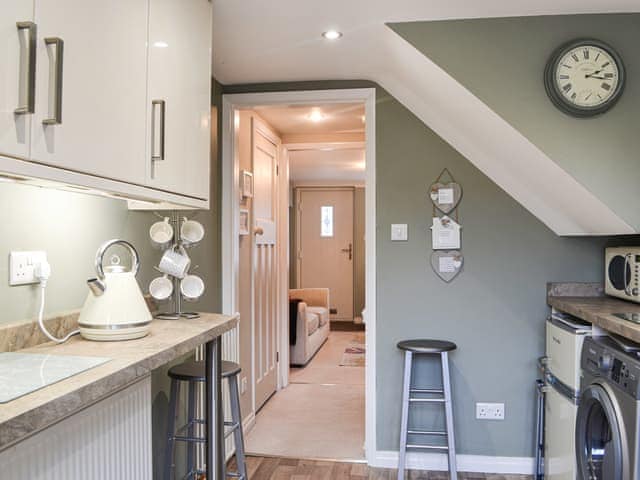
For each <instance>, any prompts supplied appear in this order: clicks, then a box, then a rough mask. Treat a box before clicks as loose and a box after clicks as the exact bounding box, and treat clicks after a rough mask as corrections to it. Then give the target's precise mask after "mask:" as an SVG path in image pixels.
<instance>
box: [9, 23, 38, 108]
mask: <svg viewBox="0 0 640 480" xmlns="http://www.w3.org/2000/svg"><path fill="white" fill-rule="evenodd" d="M16 27H17V28H18V35H20V33H21V32H22V30H26V31H27V61H26V73H25V78H26V82H27V85H26V87H27V88H26V94H27V98H26V102H25V104H24V105H19V106H18V108H16V109H15V110H14V111H13V113H15V114H16V115H25V114H27V113H34V112H35V111H36V38H37V36H38V27H37V25H36V24H35V23H33V22H17V23H16ZM21 50H22V49H21ZM23 58H24V57H23V56H22V51H21V52H20V64H21V65H20V73H22V71H23V67H22V61H23Z"/></svg>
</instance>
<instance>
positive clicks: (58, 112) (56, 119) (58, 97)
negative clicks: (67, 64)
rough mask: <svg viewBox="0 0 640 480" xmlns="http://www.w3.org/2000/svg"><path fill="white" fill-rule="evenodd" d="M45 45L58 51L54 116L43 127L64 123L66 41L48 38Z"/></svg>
mask: <svg viewBox="0 0 640 480" xmlns="http://www.w3.org/2000/svg"><path fill="white" fill-rule="evenodd" d="M44 43H45V45H53V46H55V49H56V59H55V63H54V65H53V75H54V80H53V81H54V87H53V116H52V117H50V118H45V119H44V120H42V123H43V125H60V124H61V123H62V69H63V59H64V41H63V40H62V39H61V38H58V37H47V38H45V39H44Z"/></svg>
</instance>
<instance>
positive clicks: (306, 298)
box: [289, 288, 329, 309]
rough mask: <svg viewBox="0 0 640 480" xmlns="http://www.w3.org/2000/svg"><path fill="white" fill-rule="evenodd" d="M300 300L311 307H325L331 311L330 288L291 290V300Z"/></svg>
mask: <svg viewBox="0 0 640 480" xmlns="http://www.w3.org/2000/svg"><path fill="white" fill-rule="evenodd" d="M293 298H298V299H300V300H302V301H303V302H305V303H306V304H307V305H309V306H310V307H325V308H326V309H329V289H328V288H298V289H293V290H289V299H293Z"/></svg>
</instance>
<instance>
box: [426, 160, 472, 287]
mask: <svg viewBox="0 0 640 480" xmlns="http://www.w3.org/2000/svg"><path fill="white" fill-rule="evenodd" d="M429 198H430V199H431V202H432V204H433V205H432V225H431V227H430V228H431V243H432V248H433V250H434V251H433V253H432V254H431V268H432V269H433V271H434V272H435V273H436V275H438V277H440V278H441V279H442V280H443V281H445V282H447V283H449V282H451V281H452V280H453V279H454V278H455V277H457V276H458V274H459V273H460V271H461V270H462V264H463V263H464V256H463V255H462V252H461V251H460V248H461V247H462V241H461V230H462V225H460V223H459V222H460V220H459V218H458V217H459V216H458V206H459V205H460V200H461V199H462V186H461V185H460V184H459V183H457V182H456V181H455V179H454V178H453V175H451V172H449V170H448V169H446V168H445V169H444V170H442V172H440V175H438V178H436V181H435V183H433V184H432V185H431V187H430V188H429ZM454 218H455V219H454Z"/></svg>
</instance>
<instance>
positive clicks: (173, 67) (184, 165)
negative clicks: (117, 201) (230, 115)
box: [146, 0, 212, 199]
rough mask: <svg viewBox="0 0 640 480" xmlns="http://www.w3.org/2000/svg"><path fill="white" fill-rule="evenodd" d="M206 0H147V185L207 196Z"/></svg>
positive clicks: (208, 6) (208, 11)
mask: <svg viewBox="0 0 640 480" xmlns="http://www.w3.org/2000/svg"><path fill="white" fill-rule="evenodd" d="M211 23H212V17H211V3H210V2H209V1H208V0H150V3H149V54H148V60H149V89H148V96H147V146H148V149H147V165H146V166H147V170H146V174H147V185H148V186H150V187H153V188H157V189H161V190H166V191H170V192H175V193H179V194H182V195H188V196H192V197H195V198H201V199H207V198H209V164H210V153H209V152H210V129H211V28H212V27H211Z"/></svg>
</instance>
